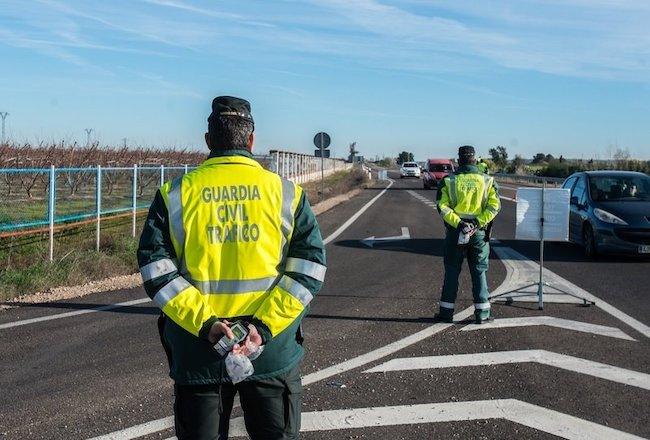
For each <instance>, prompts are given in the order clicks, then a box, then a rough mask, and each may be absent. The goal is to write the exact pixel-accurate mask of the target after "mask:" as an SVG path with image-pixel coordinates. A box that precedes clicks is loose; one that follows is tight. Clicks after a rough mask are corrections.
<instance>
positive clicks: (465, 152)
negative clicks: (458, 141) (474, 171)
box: [458, 145, 475, 159]
mask: <svg viewBox="0 0 650 440" xmlns="http://www.w3.org/2000/svg"><path fill="white" fill-rule="evenodd" d="M474 154H475V151H474V147H472V146H471V145H463V146H462V147H460V148H458V157H459V158H468V159H469V158H472V157H474Z"/></svg>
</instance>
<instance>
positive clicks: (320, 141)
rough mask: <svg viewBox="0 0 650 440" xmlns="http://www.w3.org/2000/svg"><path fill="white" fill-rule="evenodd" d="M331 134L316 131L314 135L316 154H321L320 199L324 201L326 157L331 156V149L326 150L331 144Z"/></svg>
mask: <svg viewBox="0 0 650 440" xmlns="http://www.w3.org/2000/svg"><path fill="white" fill-rule="evenodd" d="M330 142H331V139H330V135H329V134H327V133H325V132H322V131H321V132H320V133H316V136H314V145H315V146H316V148H318V150H316V151H315V156H317V157H318V156H320V201H321V202H322V201H323V197H324V195H325V157H330V154H329V153H330V152H329V150H326V149H327V147H329V146H330Z"/></svg>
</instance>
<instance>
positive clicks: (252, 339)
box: [232, 324, 262, 356]
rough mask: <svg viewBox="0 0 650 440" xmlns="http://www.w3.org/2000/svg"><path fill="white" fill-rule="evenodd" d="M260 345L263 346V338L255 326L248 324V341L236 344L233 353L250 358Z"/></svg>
mask: <svg viewBox="0 0 650 440" xmlns="http://www.w3.org/2000/svg"><path fill="white" fill-rule="evenodd" d="M260 345H262V336H261V335H260V333H259V332H258V331H257V328H255V326H254V325H253V324H248V336H246V339H244V340H243V341H242V342H240V343H239V344H235V346H234V347H233V348H232V352H233V353H235V354H243V355H244V356H250V355H251V354H252V353H254V352H256V351H257V348H258V347H259V346H260Z"/></svg>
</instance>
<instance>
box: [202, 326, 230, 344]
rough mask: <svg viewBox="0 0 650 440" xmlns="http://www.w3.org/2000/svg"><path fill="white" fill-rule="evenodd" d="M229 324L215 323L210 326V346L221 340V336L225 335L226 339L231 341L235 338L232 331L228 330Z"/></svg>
mask: <svg viewBox="0 0 650 440" xmlns="http://www.w3.org/2000/svg"><path fill="white" fill-rule="evenodd" d="M228 325H230V322H228V321H225V320H224V321H217V322H215V323H214V324H212V327H210V332H209V333H208V340H209V341H210V342H211V343H212V344H216V343H217V341H218V340H219V339H221V336H223V335H226V336H228V338H230V339H232V338H234V337H235V335H234V334H233V332H232V330H230V327H228Z"/></svg>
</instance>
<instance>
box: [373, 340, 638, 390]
mask: <svg viewBox="0 0 650 440" xmlns="http://www.w3.org/2000/svg"><path fill="white" fill-rule="evenodd" d="M524 362H534V363H537V364H542V365H548V366H551V367H555V368H560V369H562V370H567V371H572V372H574V373H579V374H585V375H588V376H592V377H597V378H600V379H605V380H610V381H612V382H617V383H622V384H624V385H629V386H633V387H637V388H642V389H645V390H650V374H645V373H641V372H639V371H634V370H628V369H625V368H620V367H615V366H613V365H609V364H603V363H600V362H594V361H590V360H588V359H583V358H579V357H574V356H568V355H565V354H560V353H555V352H552V351H547V350H514V351H495V352H489V353H469V354H453V355H445V356H423V357H409V358H398V359H391V360H390V361H388V362H385V363H383V364H381V365H378V366H376V367H373V368H371V369H369V370H366V371H364V373H386V372H389V371H410V370H427V369H437V368H459V367H477V366H485V365H503V364H519V363H524Z"/></svg>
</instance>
